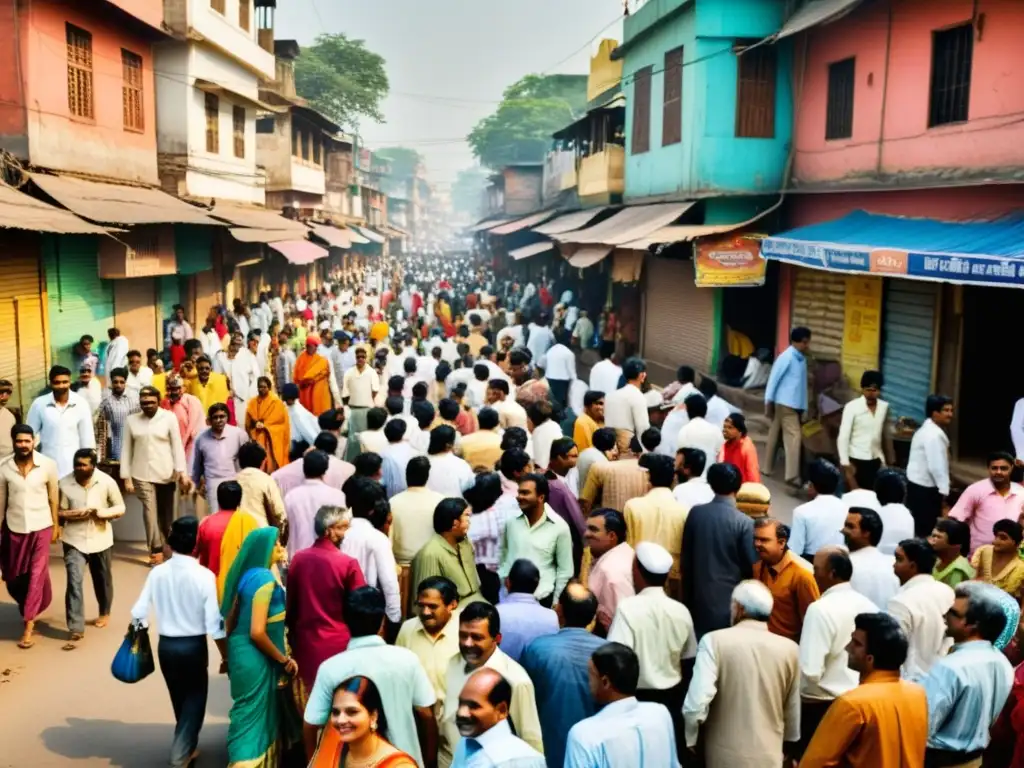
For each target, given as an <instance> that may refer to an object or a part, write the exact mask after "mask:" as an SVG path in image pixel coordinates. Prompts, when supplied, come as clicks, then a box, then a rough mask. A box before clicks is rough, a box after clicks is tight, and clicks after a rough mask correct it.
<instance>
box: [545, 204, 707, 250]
mask: <svg viewBox="0 0 1024 768" xmlns="http://www.w3.org/2000/svg"><path fill="white" fill-rule="evenodd" d="M693 205H694V203H658V204H656V205H636V206H631V207H629V208H623V209H622V210H621V211H619V212H618V213H616V214H615V215H614V216H612V217H610V218H607V219H605V220H604V221H602V222H601V223H600V224H595V225H594V226H592V227H587V228H586V229H579V230H576V231H575V232H566V233H564V234H556V235H552V238H553V239H555V240H557V241H559V242H562V243H580V244H595V245H612V246H614V245H622V244H623V243H630V242H633V241H634V240H638V239H639V238H641V237H645V236H647V235H648V234H650V233H651V232H653V231H655V230H656V229H661V228H662V227H664V226H666V225H667V224H669V223H670V222H672V221H675V220H676V219H678V218H679V217H680V216H682V215H683V214H684V213H686V211H688V210H689V209H690V208H691V207H692V206H693Z"/></svg>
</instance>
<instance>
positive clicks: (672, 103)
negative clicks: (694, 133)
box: [661, 48, 683, 147]
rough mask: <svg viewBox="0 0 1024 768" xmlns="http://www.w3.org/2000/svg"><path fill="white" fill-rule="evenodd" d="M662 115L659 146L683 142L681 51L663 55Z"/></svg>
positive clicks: (676, 50) (678, 49)
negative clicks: (663, 87)
mask: <svg viewBox="0 0 1024 768" xmlns="http://www.w3.org/2000/svg"><path fill="white" fill-rule="evenodd" d="M663 110H664V111H663V114H662V120H661V123H662V126H663V127H662V134H661V146H663V147H667V146H668V145H669V144H678V143H679V142H680V141H682V140H683V49H682V48H676V49H675V50H674V51H669V52H668V53H666V54H665V106H664V108H663Z"/></svg>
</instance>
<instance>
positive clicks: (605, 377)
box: [590, 360, 622, 409]
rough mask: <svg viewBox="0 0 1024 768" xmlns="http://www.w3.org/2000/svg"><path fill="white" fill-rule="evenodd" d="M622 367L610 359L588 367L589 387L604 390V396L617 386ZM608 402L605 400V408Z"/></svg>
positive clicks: (597, 390)
mask: <svg viewBox="0 0 1024 768" xmlns="http://www.w3.org/2000/svg"><path fill="white" fill-rule="evenodd" d="M621 378H622V368H621V367H620V366H618V365H616V364H615V363H613V362H612V361H611V360H602V361H601V362H599V363H597V364H596V365H595V366H594V367H593V368H591V369H590V388H591V389H592V390H594V391H596V392H604V395H605V398H607V397H608V395H610V394H611V393H612V392H614V391H615V390H617V389H618V388H619V379H621ZM607 407H608V403H607V400H606V401H605V408H606V409H607Z"/></svg>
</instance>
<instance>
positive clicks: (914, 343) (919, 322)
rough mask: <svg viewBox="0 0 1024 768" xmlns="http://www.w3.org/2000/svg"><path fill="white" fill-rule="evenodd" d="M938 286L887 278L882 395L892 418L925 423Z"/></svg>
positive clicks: (883, 331)
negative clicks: (887, 403) (903, 418)
mask: <svg viewBox="0 0 1024 768" xmlns="http://www.w3.org/2000/svg"><path fill="white" fill-rule="evenodd" d="M938 303H939V302H938V286H937V285H936V284H935V283H924V282H914V281H912V280H887V281H886V293H885V311H884V320H883V321H882V333H883V336H882V340H883V341H882V344H883V346H882V373H883V374H884V376H885V386H884V387H883V388H882V397H883V398H885V399H886V400H887V401H888V402H889V409H890V410H889V412H890V414H892V416H893V418H899V417H900V416H909V417H910V418H912V419H914V420H915V421H917V422H918V423H919V424H920V423H923V422H924V401H925V399H926V398H927V397H928V394H929V393H930V391H931V387H932V352H933V333H934V330H935V313H936V310H937V308H938Z"/></svg>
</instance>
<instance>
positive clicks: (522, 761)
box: [454, 669, 547, 768]
mask: <svg viewBox="0 0 1024 768" xmlns="http://www.w3.org/2000/svg"><path fill="white" fill-rule="evenodd" d="M511 707H512V686H511V685H510V684H509V682H508V680H506V679H505V678H504V677H503V676H502V674H501V673H500V672H498V671H496V670H493V669H479V670H477V671H476V672H474V673H473V674H472V675H470V676H469V679H468V680H467V681H466V684H465V685H464V686H462V691H461V692H460V693H459V707H458V711H457V713H456V725H458V728H459V734H460V735H461V736H462V739H460V740H459V744H458V746H457V747H456V748H455V761H454V764H455V765H457V766H460V768H461V766H467V767H468V766H480V767H481V768H484V767H485V766H499V765H514V766H515V767H516V768H547V763H546V762H544V755H542V754H541V753H540V752H538V751H537V750H536V749H534V748H533V747H531V746H530V745H529V744H527V743H526V742H525V741H523V740H522V739H520V738H519V737H518V736H516V735H515V734H514V733H512V728H511V726H510V725H509V709H510V708H511Z"/></svg>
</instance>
